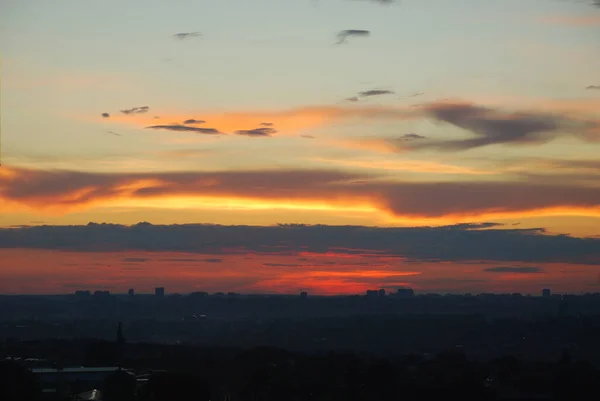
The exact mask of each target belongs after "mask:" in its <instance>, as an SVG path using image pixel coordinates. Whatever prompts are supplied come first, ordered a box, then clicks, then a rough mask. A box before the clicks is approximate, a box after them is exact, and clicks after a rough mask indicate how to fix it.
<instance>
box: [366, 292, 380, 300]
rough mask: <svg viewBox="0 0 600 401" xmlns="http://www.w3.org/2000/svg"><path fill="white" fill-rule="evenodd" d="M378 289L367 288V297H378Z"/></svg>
mask: <svg viewBox="0 0 600 401" xmlns="http://www.w3.org/2000/svg"><path fill="white" fill-rule="evenodd" d="M378 297H379V291H377V290H367V298H378Z"/></svg>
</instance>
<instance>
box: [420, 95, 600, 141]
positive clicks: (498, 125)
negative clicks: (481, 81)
mask: <svg viewBox="0 0 600 401" xmlns="http://www.w3.org/2000/svg"><path fill="white" fill-rule="evenodd" d="M420 109H421V110H422V111H423V112H424V114H425V115H426V116H428V117H429V118H432V119H434V120H437V121H440V122H444V123H447V124H451V125H454V126H456V127H458V128H462V129H464V130H467V131H469V132H471V133H473V134H475V137H474V138H468V139H456V140H444V141H435V142H430V143H426V144H420V145H418V146H420V147H430V148H437V149H440V150H448V151H457V150H467V149H472V148H478V147H483V146H488V145H495V144H536V143H537V144H539V143H546V142H549V141H551V140H552V139H554V138H555V136H556V135H558V133H560V132H571V133H579V132H583V131H586V130H590V131H592V130H594V129H598V127H600V123H598V122H596V121H589V122H581V121H578V120H574V119H570V118H568V117H565V116H558V115H554V114H549V113H542V112H504V111H500V110H498V109H493V108H489V107H484V106H477V105H474V104H470V103H459V102H437V103H430V104H426V105H424V106H423V107H421V108H420Z"/></svg>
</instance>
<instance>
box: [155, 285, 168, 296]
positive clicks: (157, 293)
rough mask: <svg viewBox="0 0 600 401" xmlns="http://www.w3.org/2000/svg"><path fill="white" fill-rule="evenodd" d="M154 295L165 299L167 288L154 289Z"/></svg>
mask: <svg viewBox="0 0 600 401" xmlns="http://www.w3.org/2000/svg"><path fill="white" fill-rule="evenodd" d="M154 295H155V296H156V297H158V298H163V297H164V296H165V287H156V288H155V289H154Z"/></svg>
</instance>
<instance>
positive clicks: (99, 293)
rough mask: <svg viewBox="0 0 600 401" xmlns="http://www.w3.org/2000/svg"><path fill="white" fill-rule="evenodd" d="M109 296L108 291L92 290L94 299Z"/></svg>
mask: <svg viewBox="0 0 600 401" xmlns="http://www.w3.org/2000/svg"><path fill="white" fill-rule="evenodd" d="M109 297H110V291H100V290H98V291H94V298H96V299H107V298H109Z"/></svg>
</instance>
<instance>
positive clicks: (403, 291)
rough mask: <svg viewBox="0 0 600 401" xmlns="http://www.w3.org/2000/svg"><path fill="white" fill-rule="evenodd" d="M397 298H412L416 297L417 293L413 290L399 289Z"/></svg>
mask: <svg viewBox="0 0 600 401" xmlns="http://www.w3.org/2000/svg"><path fill="white" fill-rule="evenodd" d="M396 296H397V297H399V298H411V297H414V296H415V292H414V291H413V289H412V288H398V291H396Z"/></svg>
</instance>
